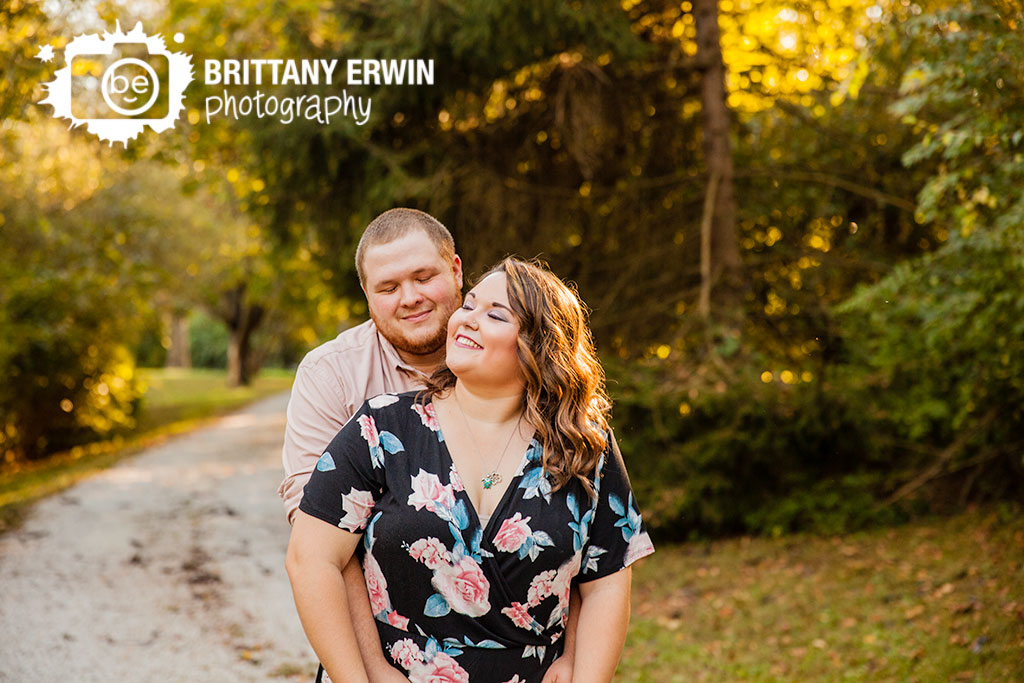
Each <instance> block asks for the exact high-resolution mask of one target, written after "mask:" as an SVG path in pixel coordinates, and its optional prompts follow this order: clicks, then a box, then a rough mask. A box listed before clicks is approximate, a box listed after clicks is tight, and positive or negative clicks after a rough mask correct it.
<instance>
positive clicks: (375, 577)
mask: <svg viewBox="0 0 1024 683" xmlns="http://www.w3.org/2000/svg"><path fill="white" fill-rule="evenodd" d="M363 574H364V575H365V576H366V592H367V593H369V594H370V609H371V610H372V611H373V613H374V614H380V613H381V612H386V611H388V610H390V609H391V600H390V599H389V598H388V582H387V581H386V580H385V579H384V572H382V571H381V569H380V565H379V564H377V560H376V558H375V557H374V556H373V553H366V559H364V560H363Z"/></svg>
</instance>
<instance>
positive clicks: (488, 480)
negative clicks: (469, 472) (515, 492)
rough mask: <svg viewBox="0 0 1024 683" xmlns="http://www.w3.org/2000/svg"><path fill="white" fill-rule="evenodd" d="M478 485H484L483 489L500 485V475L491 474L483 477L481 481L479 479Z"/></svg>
mask: <svg viewBox="0 0 1024 683" xmlns="http://www.w3.org/2000/svg"><path fill="white" fill-rule="evenodd" d="M480 483H481V484H483V485H484V488H485V489H489V488H491V487H492V486H494V485H495V484H500V483H501V475H500V474H498V473H497V472H491V473H490V474H488V475H487V476H485V477H484V478H483V479H481V480H480Z"/></svg>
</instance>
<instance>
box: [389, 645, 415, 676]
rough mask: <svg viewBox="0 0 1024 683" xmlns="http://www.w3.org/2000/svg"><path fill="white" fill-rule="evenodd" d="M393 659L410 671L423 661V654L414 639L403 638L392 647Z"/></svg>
mask: <svg viewBox="0 0 1024 683" xmlns="http://www.w3.org/2000/svg"><path fill="white" fill-rule="evenodd" d="M391 659H393V660H395V662H397V663H398V664H399V665H401V666H402V668H404V669H405V670H407V671H408V670H409V669H411V668H412V667H413V666H414V665H416V664H418V663H420V662H422V661H423V652H422V651H421V650H420V648H419V646H418V645H416V642H415V641H414V640H413V639H412V638H402V639H401V640H400V641H398V642H397V643H395V644H394V645H392V646H391Z"/></svg>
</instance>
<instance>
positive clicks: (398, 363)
mask: <svg viewBox="0 0 1024 683" xmlns="http://www.w3.org/2000/svg"><path fill="white" fill-rule="evenodd" d="M370 324H371V325H373V330H374V332H375V333H376V335H377V343H378V344H379V345H380V350H381V353H383V354H384V358H385V359H386V360H387V363H388V365H389V366H391V367H393V368H396V369H398V370H401V371H402V372H409V373H412V374H413V375H414V376H416V377H423V378H426V377H427V375H425V374H423V373H422V372H420V371H419V370H417V369H416V368H414V367H413V366H411V365H409V364H408V363H406V362H405V361H404V360H402V357H401V356H400V355H399V354H398V349H396V348H395V345H394V344H392V343H391V342H389V341H388V340H387V339H386V338H385V337H384V335H383V334H381V333H380V330H379V329H378V328H377V324H376V323H374V322H373V321H371V322H370Z"/></svg>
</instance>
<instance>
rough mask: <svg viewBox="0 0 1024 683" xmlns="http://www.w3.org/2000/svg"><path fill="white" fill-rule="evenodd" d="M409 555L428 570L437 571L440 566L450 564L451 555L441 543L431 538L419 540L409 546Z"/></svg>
mask: <svg viewBox="0 0 1024 683" xmlns="http://www.w3.org/2000/svg"><path fill="white" fill-rule="evenodd" d="M409 555H410V556H412V559H414V560H416V561H417V562H422V563H423V564H425V565H427V567H428V568H430V569H437V568H438V567H440V566H441V565H442V564H450V563H451V553H449V552H448V549H447V548H445V547H444V544H443V543H441V541H439V540H437V539H436V538H434V537H433V536H430V537H428V538H421V539H420V540H418V541H416V542H415V543H413V544H412V545H411V546H409Z"/></svg>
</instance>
